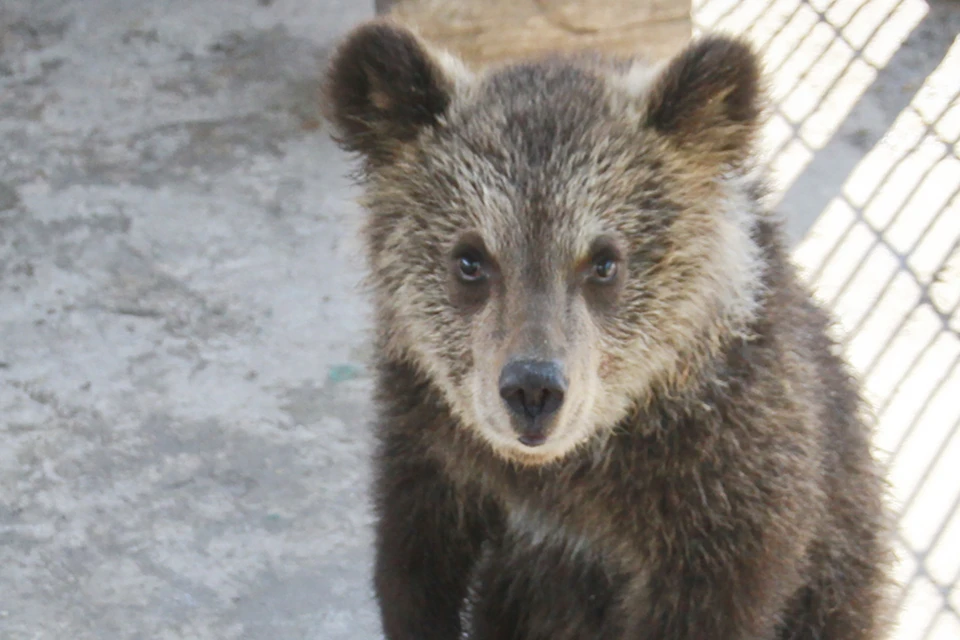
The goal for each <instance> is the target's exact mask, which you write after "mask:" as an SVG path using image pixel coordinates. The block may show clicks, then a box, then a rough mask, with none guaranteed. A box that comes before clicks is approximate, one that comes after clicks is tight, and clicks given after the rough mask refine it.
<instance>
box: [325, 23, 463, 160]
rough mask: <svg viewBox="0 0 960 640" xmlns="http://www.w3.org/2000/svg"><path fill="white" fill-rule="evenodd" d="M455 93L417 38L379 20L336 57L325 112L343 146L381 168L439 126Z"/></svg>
mask: <svg viewBox="0 0 960 640" xmlns="http://www.w3.org/2000/svg"><path fill="white" fill-rule="evenodd" d="M453 89H454V79H453V77H452V76H451V74H449V73H448V71H447V69H445V68H444V66H443V64H442V63H441V60H440V58H439V57H438V56H435V55H433V54H431V53H430V52H429V51H428V50H427V48H426V46H425V45H424V44H423V43H422V42H421V41H420V39H419V38H417V37H416V36H415V35H414V34H413V33H412V32H411V31H409V30H407V29H405V28H403V27H400V26H397V25H393V24H390V23H389V22H386V21H383V20H375V21H372V22H369V23H367V24H365V25H362V26H360V27H358V28H356V29H354V30H353V32H351V33H350V34H349V35H348V36H347V37H346V38H345V39H344V41H343V44H341V45H340V47H339V49H338V50H337V52H336V53H335V54H334V56H333V60H332V62H331V64H330V67H329V69H328V71H327V78H326V83H325V86H324V111H325V115H326V116H327V118H328V119H329V120H330V121H331V122H332V123H333V125H334V127H335V128H336V130H337V135H336V139H337V142H338V143H339V144H340V146H341V147H342V148H344V149H346V150H348V151H355V152H359V153H361V154H362V155H363V156H364V157H365V159H366V160H367V161H368V162H369V163H370V164H371V165H372V166H377V165H381V164H383V163H386V162H389V161H390V159H391V158H392V157H393V156H394V155H395V153H396V152H397V150H398V148H399V146H400V144H402V143H404V142H408V141H410V140H412V139H414V138H415V137H416V136H417V134H418V133H419V132H420V131H421V130H422V129H423V128H424V127H428V126H433V125H435V124H437V122H438V121H439V119H440V117H441V116H442V115H443V113H444V112H445V111H446V110H447V107H448V106H449V104H450V101H451V97H452V94H453Z"/></svg>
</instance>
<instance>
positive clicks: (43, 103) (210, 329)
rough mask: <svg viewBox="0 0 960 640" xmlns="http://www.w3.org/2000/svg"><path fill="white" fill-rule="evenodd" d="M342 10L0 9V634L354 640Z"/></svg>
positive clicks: (277, 6)
mask: <svg viewBox="0 0 960 640" xmlns="http://www.w3.org/2000/svg"><path fill="white" fill-rule="evenodd" d="M370 14H372V7H367V6H366V3H357V2H350V1H348V0H344V1H341V2H335V1H332V0H324V1H323V2H310V1H306V0H303V1H299V0H298V1H283V0H277V1H276V2H265V1H260V2H258V1H257V0H249V1H247V0H244V1H238V2H220V1H217V0H205V1H202V2H183V1H179V2H178V1H172V0H170V1H152V2H131V1H130V0H90V1H86V2H68V1H66V0H49V1H48V0H2V1H0V149H2V153H0V638H2V639H4V640H21V639H24V640H26V639H28V638H30V639H33V638H36V639H40V638H42V639H58V640H59V639H63V640H67V639H70V640H82V639H87V638H91V639H92V638H97V639H98V640H99V639H111V640H113V639H116V640H120V639H127V638H211V639H212V638H217V639H229V638H250V639H254V638H321V639H328V638H329V639H331V640H332V639H336V638H351V639H353V638H372V637H376V635H375V634H376V629H377V626H376V624H375V619H374V618H373V616H372V608H371V606H370V597H369V589H368V573H369V570H368V565H369V556H370V553H369V546H370V544H369V543H370V540H369V537H370V536H369V530H368V526H367V525H368V523H369V514H368V510H367V509H366V499H365V488H366V483H367V463H366V452H367V448H368V426H367V423H368V418H369V414H368V411H367V408H366V397H367V387H368V382H367V375H366V373H365V370H364V359H365V358H364V352H363V345H364V344H365V342H366V340H365V330H366V326H367V320H366V309H365V308H364V306H363V305H362V298H361V297H360V296H358V295H357V293H356V290H355V289H356V287H355V285H356V282H357V279H358V275H359V271H358V270H359V268H360V262H359V261H358V260H357V251H356V247H355V245H352V244H351V238H352V233H351V229H352V228H353V227H352V225H353V224H354V222H355V221H356V218H357V214H358V211H357V210H356V207H355V206H354V205H353V204H352V202H351V198H352V197H353V195H354V194H353V193H352V192H351V191H350V190H349V188H348V185H347V182H346V180H345V179H344V173H345V171H346V166H345V165H344V158H342V157H341V156H340V155H338V154H337V153H335V151H334V149H333V148H332V145H331V143H330V141H329V140H328V138H327V137H326V135H325V133H324V132H323V131H322V129H319V128H318V125H319V120H318V116H319V114H318V113H317V107H318V104H317V100H316V88H317V87H316V81H317V77H318V75H317V74H318V72H319V70H320V66H321V64H322V63H323V61H324V59H325V56H326V52H327V51H328V49H329V45H330V42H331V38H332V37H334V36H335V35H338V34H340V33H341V32H342V31H343V30H344V29H345V28H347V26H348V25H350V24H352V23H354V22H356V21H359V20H360V19H362V18H364V17H366V16H368V15H370Z"/></svg>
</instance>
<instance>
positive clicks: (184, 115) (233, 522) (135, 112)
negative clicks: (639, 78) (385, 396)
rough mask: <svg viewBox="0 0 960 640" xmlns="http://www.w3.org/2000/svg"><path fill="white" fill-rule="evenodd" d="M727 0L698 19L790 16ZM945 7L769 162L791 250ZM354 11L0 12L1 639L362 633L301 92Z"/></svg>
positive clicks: (341, 3) (355, 533) (333, 251)
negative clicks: (882, 69)
mask: <svg viewBox="0 0 960 640" xmlns="http://www.w3.org/2000/svg"><path fill="white" fill-rule="evenodd" d="M842 1H846V2H847V3H848V4H852V5H854V6H856V5H858V4H860V3H859V0H842ZM842 1H841V4H842ZM891 1H892V0H891ZM898 1H900V0H898ZM902 1H903V2H904V3H909V0H902ZM720 2H721V0H701V1H700V2H699V3H698V5H699V6H700V9H699V11H700V12H701V14H703V16H705V17H704V18H703V20H702V21H701V22H704V23H706V24H707V25H708V26H709V25H710V24H712V22H711V21H718V22H719V21H722V20H727V21H728V22H729V21H730V20H734V21H735V23H734V24H732V25H728V28H736V26H737V25H740V24H746V21H747V19H748V18H743V19H741V18H737V17H736V11H741V12H749V11H752V10H753V9H752V8H751V7H759V9H758V12H757V15H761V14H762V15H763V16H766V17H767V19H768V20H772V19H774V18H776V16H778V15H779V14H777V11H781V12H782V13H783V16H781V17H782V18H783V20H784V21H786V20H787V14H788V13H789V11H792V10H793V9H792V8H791V7H792V6H796V5H797V3H796V2H794V0H791V1H790V2H779V1H775V2H774V4H779V9H777V8H776V7H774V8H773V9H770V7H767V8H764V7H766V5H767V3H766V2H761V1H753V2H743V3H741V4H740V5H739V6H740V9H737V10H736V11H734V13H731V12H730V11H733V10H730V11H728V10H727V9H724V8H717V7H718V6H719V3H720ZM368 4H369V5H371V6H367V5H368ZM874 4H876V3H875V2H874ZM804 6H807V7H808V8H809V6H808V4H807V3H804ZM953 6H954V7H957V6H958V5H956V4H954V5H953ZM711 11H713V12H714V13H715V15H712V14H711V13H710V12H711ZM764 11H765V12H766V13H763V12H764ZM940 11H941V14H938V15H939V17H938V20H939V22H937V21H934V23H933V24H934V28H933V30H932V31H931V32H930V33H927V34H925V35H924V37H923V38H921V39H920V44H919V45H917V46H916V47H915V50H914V54H915V55H913V57H909V56H908V58H907V61H906V63H904V62H903V61H902V60H901V62H900V63H898V64H894V65H892V66H891V67H890V68H891V69H892V71H889V72H887V76H885V77H884V79H883V83H884V84H883V86H881V87H880V88H881V89H882V91H880V92H879V93H876V94H870V95H868V96H867V97H866V98H860V97H859V92H854V91H851V92H850V95H851V97H850V104H848V105H846V106H842V105H841V106H840V107H838V106H837V105H836V103H833V104H832V106H830V108H829V109H827V111H825V113H827V114H834V115H836V114H839V115H838V118H840V119H843V118H847V116H846V114H847V113H848V110H849V108H853V107H851V105H853V104H854V102H856V101H857V100H860V102H858V103H857V105H859V106H858V107H856V108H853V112H852V113H853V114H854V115H853V117H852V119H851V118H847V119H846V121H845V124H844V126H843V127H840V129H839V131H840V132H839V133H838V134H837V135H836V136H834V138H833V142H832V143H831V144H834V146H833V147H829V146H826V147H825V148H826V152H825V153H823V154H821V156H820V157H819V159H817V158H814V159H813V161H812V162H811V161H810V158H807V162H806V164H804V163H803V162H801V163H800V165H802V166H800V168H799V169H796V171H795V172H794V173H793V174H791V173H790V171H791V167H793V168H796V166H795V164H791V163H790V162H789V160H790V159H791V157H792V156H791V155H790V149H791V148H790V147H789V144H787V143H784V146H782V147H781V148H780V149H778V154H779V155H778V158H781V160H782V162H780V168H781V169H782V170H783V175H784V176H785V177H784V179H783V182H782V183H783V184H784V186H785V187H787V186H790V184H791V183H792V184H795V185H800V186H799V187H795V188H794V189H792V190H786V193H785V196H784V207H785V210H786V211H787V212H788V213H789V214H790V216H791V219H790V224H791V229H792V231H793V232H794V235H795V236H796V237H797V238H800V237H803V236H804V234H806V233H807V232H808V231H810V232H811V235H810V237H813V238H816V237H818V236H817V234H818V233H819V234H820V236H819V237H825V236H830V232H829V229H826V230H825V229H824V228H822V227H816V226H815V224H814V223H815V221H816V220H817V217H818V216H819V214H820V212H821V211H822V210H824V208H825V207H826V206H827V204H828V201H829V198H827V200H824V197H825V196H824V194H827V195H829V196H832V194H833V193H834V192H836V191H837V190H838V189H839V188H840V187H839V186H838V185H835V184H833V183H831V182H830V180H836V179H841V180H842V179H843V177H844V175H845V174H844V175H841V173H840V172H839V171H838V167H839V169H843V168H844V166H845V164H844V163H848V164H849V163H850V162H854V163H855V162H856V161H859V160H860V159H862V158H864V157H866V155H867V153H868V151H869V150H870V148H871V147H870V145H868V144H866V143H865V142H864V141H867V142H871V143H872V142H876V141H878V140H880V138H881V136H883V135H884V134H885V132H886V131H887V128H888V127H889V126H890V123H891V122H892V119H893V118H894V117H895V116H896V115H897V113H899V109H901V108H902V107H903V105H901V104H899V103H898V102H897V100H896V99H895V96H894V98H891V97H890V96H891V95H894V93H895V92H893V93H891V92H892V91H893V90H892V89H891V90H890V91H887V88H890V87H899V86H900V84H903V83H907V82H915V81H918V82H923V79H924V78H925V77H926V75H927V74H929V73H930V72H931V69H930V68H928V67H929V66H930V65H927V64H926V63H927V62H928V61H932V63H933V64H934V66H935V64H936V63H938V61H939V58H936V56H935V55H934V54H933V53H930V52H931V51H935V50H936V49H937V47H940V48H943V47H944V46H945V47H948V48H949V45H950V43H951V42H952V39H953V35H951V33H950V30H951V29H956V28H957V26H958V22H957V20H956V18H957V15H958V11H957V9H956V8H951V9H949V10H948V9H943V8H941V9H940ZM943 12H950V13H943ZM371 14H372V3H366V2H364V3H359V2H353V1H350V0H321V1H317V0H237V1H234V2H223V1H218V0H194V1H193V2H185V1H183V0H153V1H152V2H134V1H133V0H85V1H84V2H69V1H68V0H2V1H0V149H2V150H3V153H2V154H0V416H2V417H0V594H2V595H0V638H2V639H3V640H26V639H43V640H47V639H50V640H60V639H70V640H86V639H94V638H96V639H98V640H100V639H109V640H127V639H135V638H144V639H146V638H150V639H153V638H160V639H174V638H197V639H211V640H212V639H217V640H229V639H233V638H243V639H250V640H256V639H268V638H269V639H271V640H274V639H280V638H282V639H287V638H317V639H322V640H337V639H340V638H344V639H345V638H350V639H359V638H374V637H377V634H378V626H377V621H376V617H375V614H374V608H373V606H372V602H371V596H370V589H369V578H368V576H369V568H370V567H369V564H370V549H371V547H370V545H371V539H370V530H369V524H370V514H369V510H368V507H367V501H366V486H367V481H368V466H367V454H368V447H369V441H370V439H369V428H368V420H369V417H370V414H369V410H368V408H367V397H368V393H369V378H368V375H367V372H366V369H365V365H364V363H365V361H366V358H367V352H366V345H367V334H366V331H367V328H368V319H367V307H366V306H365V304H364V302H363V298H362V296H361V295H360V294H359V293H358V291H357V290H356V285H357V282H358V278H359V276H360V273H361V269H362V265H361V262H360V260H359V259H358V257H359V256H358V251H357V248H356V242H355V240H354V233H353V232H354V230H355V226H356V224H357V222H358V218H359V214H360V212H359V211H358V210H357V208H356V206H355V205H354V204H353V202H352V198H353V197H354V195H355V193H354V192H353V191H352V189H351V187H349V185H348V183H347V181H346V180H345V177H344V176H345V172H346V170H347V165H346V163H345V158H343V157H342V156H341V155H340V154H339V153H338V152H337V151H336V150H335V149H334V148H333V145H332V144H331V142H330V141H329V139H328V138H327V136H326V133H325V132H324V131H323V127H322V126H321V124H320V120H319V114H318V108H317V107H318V104H317V96H316V81H317V76H318V72H319V70H320V68H321V66H322V64H323V62H324V60H325V59H326V56H327V53H328V51H329V48H330V45H331V42H332V39H333V38H335V37H337V36H338V35H339V34H341V33H342V32H343V31H344V30H345V29H346V28H347V27H348V26H349V25H352V24H354V23H356V22H358V21H359V20H361V19H363V18H365V17H367V16H369V15H371ZM732 15H733V16H734V18H731V16H732ZM944 15H946V16H947V17H948V18H950V19H949V20H947V21H944V20H942V19H941V18H943V16H944ZM951 16H952V17H951ZM737 20H739V22H736V21H737ZM951 20H952V21H951ZM891 24H894V25H903V24H904V20H902V19H898V20H891ZM937 24H940V25H941V26H939V27H937V26H936V25H937ZM763 28H764V29H765V28H767V27H763ZM799 28H800V30H801V31H803V27H802V25H801V27H799ZM938 29H939V30H938ZM769 31H770V33H772V34H774V35H773V36H771V37H774V36H777V34H779V33H781V32H780V31H776V30H775V29H774V28H773V27H770V29H769ZM808 31H809V29H808ZM763 33H764V32H763V31H762V29H760V30H759V31H758V32H757V33H756V34H754V35H755V37H756V38H758V39H760V38H761V37H766V36H764V35H763ZM955 33H956V31H953V34H955ZM777 37H779V36H777ZM832 37H836V36H832ZM924 38H925V39H924ZM924 42H927V43H928V44H923V43H924ZM925 47H926V48H925ZM775 48H776V47H774V49H775ZM781 53H782V52H781ZM941 53H942V52H941ZM771 55H777V51H772V52H771ZM935 58H936V59H935ZM810 59H812V58H810ZM828 59H829V57H828ZM898 65H899V66H898ZM787 67H788V68H787V69H786V71H783V70H781V71H782V74H783V76H782V77H786V75H787V74H788V73H789V72H792V71H796V69H791V68H789V65H787ZM822 78H823V75H822V74H813V75H812V76H811V77H810V78H807V80H813V81H817V80H818V79H822ZM798 82H799V81H798ZM856 82H857V78H856V77H852V78H850V77H846V76H845V79H844V80H843V81H842V82H841V83H840V85H839V86H840V87H841V88H854V89H855V88H857V86H858V85H857V84H856ZM947 82H949V79H948V80H947ZM953 82H955V80H954V81H953ZM948 90H955V88H951V87H948ZM805 95H806V94H805ZM897 95H899V94H897ZM784 104H786V102H784ZM856 109H860V111H859V112H857V111H856ZM788 112H789V109H788ZM841 112H842V113H841ZM788 115H789V113H788ZM814 121H815V124H816V125H817V126H819V129H818V128H817V127H816V126H815V127H813V128H812V129H810V127H807V129H805V130H804V131H805V132H806V133H811V131H812V134H813V137H814V138H816V137H817V135H820V137H821V138H823V139H824V140H829V139H830V136H831V135H833V131H834V130H836V127H837V123H833V124H831V121H829V118H826V119H825V118H824V117H819V118H814V119H811V120H810V122H814ZM774 125H776V122H775V123H774ZM788 125H789V123H788ZM775 128H776V127H775V126H774V129H775ZM788 128H789V126H788ZM774 133H776V132H775V131H774ZM794 133H796V130H794ZM951 135H952V134H951ZM801 155H802V154H801ZM954 157H955V154H954ZM838 163H839V164H838ZM808 165H809V166H808ZM804 167H807V168H806V169H805V168H804ZM810 167H812V170H811V169H810ZM797 176H799V178H797ZM794 178H797V182H796V183H794V182H793V180H794ZM810 184H813V185H821V186H822V188H820V189H813V188H811V187H810ZM840 186H842V185H840ZM951 211H955V209H951ZM830 219H831V220H832V219H833V218H830ZM821 221H822V220H821ZM811 229H812V231H811ZM836 235H837V234H834V237H833V239H834V240H835V238H836ZM829 241H831V238H830V237H826V239H825V240H823V242H822V243H821V244H823V245H825V244H829ZM814 244H816V243H814ZM819 246H820V245H816V246H812V248H811V246H809V245H808V246H807V247H806V248H802V249H803V251H805V252H806V253H805V254H804V255H805V256H807V257H808V258H809V257H810V256H819V255H820V254H819V253H817V251H818V248H817V247H819ZM821 253H822V252H821ZM808 262H810V263H813V262H816V260H813V259H812V258H810V260H809V261H808ZM811 268H813V267H811ZM840 277H841V276H840V275H837V276H835V278H834V279H836V278H840ZM814 279H815V278H814ZM821 280H822V279H821ZM821 284H823V286H828V285H829V284H830V283H829V282H825V283H824V282H821ZM898 304H900V305H901V306H902V307H905V308H909V306H910V304H912V303H911V302H909V301H906V302H900V303H898ZM954 466H955V465H954ZM955 484H956V483H955ZM917 637H919V636H917Z"/></svg>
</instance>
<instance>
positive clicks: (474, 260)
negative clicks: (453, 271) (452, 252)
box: [455, 250, 485, 282]
mask: <svg viewBox="0 0 960 640" xmlns="http://www.w3.org/2000/svg"><path fill="white" fill-rule="evenodd" d="M455 260H456V268H457V276H458V277H459V278H460V280H462V281H463V282H479V281H481V280H483V279H484V276H485V274H484V271H483V258H482V257H481V256H480V254H479V252H477V251H472V250H468V251H464V252H462V253H460V254H459V255H458V256H457V257H456V259H455Z"/></svg>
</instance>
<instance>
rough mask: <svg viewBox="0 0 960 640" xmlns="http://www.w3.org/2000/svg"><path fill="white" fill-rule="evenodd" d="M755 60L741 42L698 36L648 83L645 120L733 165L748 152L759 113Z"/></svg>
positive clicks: (680, 142)
mask: <svg viewBox="0 0 960 640" xmlns="http://www.w3.org/2000/svg"><path fill="white" fill-rule="evenodd" d="M761 81H762V76H761V69H760V60H759V58H758V57H757V55H756V54H755V53H754V52H753V50H752V49H751V48H750V47H749V46H748V45H747V44H746V43H744V42H743V41H741V40H737V39H733V38H730V37H726V36H710V37H706V38H702V39H700V40H698V41H696V42H694V43H692V44H690V45H688V46H687V48H686V49H685V50H684V51H682V52H681V53H679V54H678V55H677V56H676V57H674V58H673V59H672V60H670V61H669V62H668V63H667V64H666V65H665V67H664V68H663V69H662V70H661V71H660V73H659V75H658V76H657V77H656V78H655V79H654V80H653V82H652V83H651V85H650V91H649V93H648V94H647V95H648V97H647V100H648V102H647V105H646V114H645V115H646V123H647V126H649V127H651V128H653V129H654V130H656V131H658V132H659V133H661V134H663V135H664V136H666V137H668V138H670V139H672V140H674V141H675V142H676V143H677V144H678V145H679V146H680V147H682V148H686V149H689V150H690V151H691V152H693V153H695V154H700V155H701V156H703V157H704V160H709V161H710V162H715V161H720V162H722V163H733V164H736V163H738V162H741V161H742V160H744V159H745V158H746V157H747V156H748V155H749V154H750V153H751V151H752V149H751V147H752V143H753V139H754V137H755V134H756V131H757V129H758V128H759V121H760V116H761V114H762V112H763V107H764V104H763V101H764V96H763V90H762V86H761Z"/></svg>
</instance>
